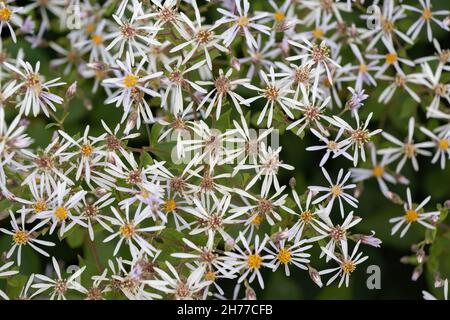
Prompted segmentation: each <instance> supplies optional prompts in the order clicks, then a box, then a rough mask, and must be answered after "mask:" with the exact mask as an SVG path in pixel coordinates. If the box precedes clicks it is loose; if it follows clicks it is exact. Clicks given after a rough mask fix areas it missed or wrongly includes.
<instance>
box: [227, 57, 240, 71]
mask: <svg viewBox="0 0 450 320" xmlns="http://www.w3.org/2000/svg"><path fill="white" fill-rule="evenodd" d="M230 64H231V67H232V68H233V69H235V70H236V71H240V70H241V63H240V62H239V59H238V58H236V57H232V58H231V61H230Z"/></svg>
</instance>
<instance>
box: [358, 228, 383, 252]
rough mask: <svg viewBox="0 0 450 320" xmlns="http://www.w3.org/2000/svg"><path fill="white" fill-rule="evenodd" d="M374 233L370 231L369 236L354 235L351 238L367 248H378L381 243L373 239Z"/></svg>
mask: <svg viewBox="0 0 450 320" xmlns="http://www.w3.org/2000/svg"><path fill="white" fill-rule="evenodd" d="M374 235H375V231H372V234H371V235H366V234H355V235H354V236H353V237H354V239H355V240H356V241H361V242H362V243H364V244H367V245H369V246H372V247H375V248H379V247H380V245H381V243H382V241H381V240H380V239H378V238H376V237H374Z"/></svg>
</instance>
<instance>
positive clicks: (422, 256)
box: [416, 249, 426, 263]
mask: <svg viewBox="0 0 450 320" xmlns="http://www.w3.org/2000/svg"><path fill="white" fill-rule="evenodd" d="M425 257H426V255H425V251H424V250H423V249H419V250H417V252H416V258H417V262H418V263H423V261H424V260H425Z"/></svg>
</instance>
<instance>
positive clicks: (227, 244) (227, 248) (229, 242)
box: [225, 238, 236, 251]
mask: <svg viewBox="0 0 450 320" xmlns="http://www.w3.org/2000/svg"><path fill="white" fill-rule="evenodd" d="M235 245H236V242H235V241H234V239H232V238H230V239H227V240H226V241H225V251H231V250H233V249H234V246H235Z"/></svg>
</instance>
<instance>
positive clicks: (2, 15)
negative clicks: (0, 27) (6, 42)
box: [0, 7, 12, 21]
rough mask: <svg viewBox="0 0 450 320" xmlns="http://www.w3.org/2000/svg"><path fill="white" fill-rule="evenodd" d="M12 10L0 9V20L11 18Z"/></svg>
mask: <svg viewBox="0 0 450 320" xmlns="http://www.w3.org/2000/svg"><path fill="white" fill-rule="evenodd" d="M11 15H12V11H11V10H10V9H8V8H6V7H5V8H1V9H0V21H9V19H11Z"/></svg>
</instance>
